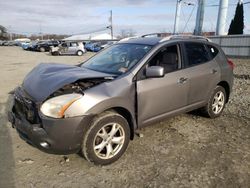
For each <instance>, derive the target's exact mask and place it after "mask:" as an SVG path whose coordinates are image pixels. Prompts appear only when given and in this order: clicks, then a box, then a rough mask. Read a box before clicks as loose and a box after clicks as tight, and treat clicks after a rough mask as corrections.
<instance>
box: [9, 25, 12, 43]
mask: <svg viewBox="0 0 250 188" xmlns="http://www.w3.org/2000/svg"><path fill="white" fill-rule="evenodd" d="M9 40H10V41H12V33H11V26H9Z"/></svg>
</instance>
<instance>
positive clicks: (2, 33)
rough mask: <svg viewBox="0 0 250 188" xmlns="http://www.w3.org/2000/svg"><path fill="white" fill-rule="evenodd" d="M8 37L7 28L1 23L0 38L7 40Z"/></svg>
mask: <svg viewBox="0 0 250 188" xmlns="http://www.w3.org/2000/svg"><path fill="white" fill-rule="evenodd" d="M6 39H7V29H6V28H5V27H4V26H2V25H0V40H6Z"/></svg>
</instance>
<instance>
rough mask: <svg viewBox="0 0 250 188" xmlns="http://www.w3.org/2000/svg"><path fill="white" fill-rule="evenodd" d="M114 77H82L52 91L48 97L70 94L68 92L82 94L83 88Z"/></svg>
mask: <svg viewBox="0 0 250 188" xmlns="http://www.w3.org/2000/svg"><path fill="white" fill-rule="evenodd" d="M112 79H114V78H113V77H105V78H92V79H84V80H78V81H76V82H74V83H71V84H67V85H65V86H63V87H62V88H60V89H58V90H57V91H55V92H54V93H52V94H51V95H50V96H49V97H48V99H49V98H52V97H57V96H60V95H63V94H70V93H73V92H74V93H81V94H83V92H84V90H86V89H89V88H91V87H94V86H96V85H99V84H101V83H104V82H107V81H109V80H112Z"/></svg>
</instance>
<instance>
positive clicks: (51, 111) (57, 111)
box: [40, 93, 83, 118]
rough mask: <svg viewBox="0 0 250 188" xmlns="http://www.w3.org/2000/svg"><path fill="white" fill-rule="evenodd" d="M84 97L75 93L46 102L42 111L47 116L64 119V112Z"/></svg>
mask: <svg viewBox="0 0 250 188" xmlns="http://www.w3.org/2000/svg"><path fill="white" fill-rule="evenodd" d="M82 96H83V95H81V94H77V93H73V94H66V95H61V96H58V97H54V98H51V99H49V100H47V101H45V102H44V103H43V104H42V106H41V108H40V110H41V112H42V113H43V114H44V115H45V116H48V117H53V118H63V117H64V112H65V111H66V110H67V109H68V108H69V107H70V105H72V104H73V103H74V102H75V101H77V100H79V99H80V98H81V97H82Z"/></svg>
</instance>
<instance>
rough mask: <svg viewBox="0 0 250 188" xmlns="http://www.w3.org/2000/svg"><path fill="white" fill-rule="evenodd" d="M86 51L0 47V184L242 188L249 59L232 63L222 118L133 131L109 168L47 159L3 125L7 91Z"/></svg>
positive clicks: (248, 128) (245, 183)
mask: <svg viewBox="0 0 250 188" xmlns="http://www.w3.org/2000/svg"><path fill="white" fill-rule="evenodd" d="M91 55H92V54H90V53H88V54H85V55H84V56H82V57H77V56H60V57H58V56H56V57H53V56H50V55H49V54H47V53H39V52H29V51H23V50H22V49H20V48H19V47H0V78H1V79H0V187H1V188H5V187H25V188H27V187H41V188H44V187H84V188H85V187H115V188H116V187H227V188H228V187H249V186H250V76H249V75H250V59H245V60H236V59H234V60H233V61H234V63H235V64H236V68H235V85H234V90H233V93H232V96H231V99H230V102H229V103H228V104H227V106H226V108H225V111H224V113H223V116H221V117H220V118H217V119H207V118H204V117H200V116H196V115H194V114H190V113H189V114H183V115H179V116H176V117H174V118H170V119H167V120H166V121H164V122H160V123H158V124H155V125H153V126H149V127H146V128H144V129H142V130H140V133H142V135H143V137H141V138H139V137H136V138H135V139H134V140H133V141H131V142H130V145H129V147H128V149H127V151H126V153H125V155H124V156H123V157H122V158H121V159H120V160H118V161H117V162H115V163H114V164H111V165H109V166H105V167H100V166H94V165H92V164H89V163H88V162H87V161H86V160H84V159H83V158H81V157H80V156H79V155H77V154H73V155H68V156H61V155H50V154H46V153H43V152H41V151H39V150H38V149H36V148H33V147H31V146H30V145H28V144H26V143H25V142H24V141H23V140H21V139H20V138H19V136H18V135H17V133H16V131H15V129H12V128H11V127H10V124H9V123H7V119H6V112H5V104H6V100H7V96H8V92H9V91H10V90H11V89H13V88H14V87H16V86H17V85H18V84H20V83H21V82H22V80H23V78H24V76H25V75H26V74H27V73H28V72H29V71H30V70H31V69H32V68H33V67H34V66H36V65H37V64H38V63H40V62H58V63H67V64H77V63H79V62H81V61H82V60H83V59H86V58H88V57H89V56H91Z"/></svg>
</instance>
